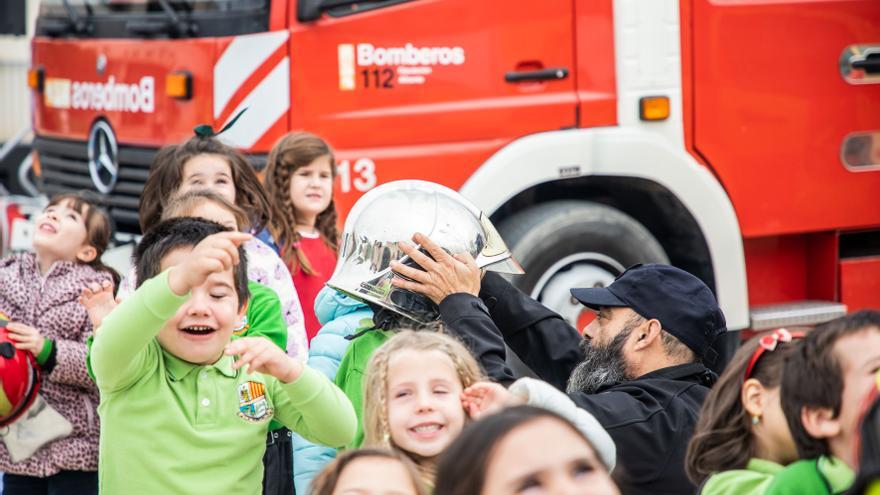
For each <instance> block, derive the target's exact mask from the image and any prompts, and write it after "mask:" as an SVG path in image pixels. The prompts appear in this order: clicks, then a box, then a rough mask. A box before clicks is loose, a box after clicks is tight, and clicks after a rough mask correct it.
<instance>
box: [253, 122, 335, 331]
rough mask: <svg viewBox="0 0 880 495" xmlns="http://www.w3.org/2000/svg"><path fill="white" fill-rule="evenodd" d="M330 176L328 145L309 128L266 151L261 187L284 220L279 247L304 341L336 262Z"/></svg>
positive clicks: (317, 327)
mask: <svg viewBox="0 0 880 495" xmlns="http://www.w3.org/2000/svg"><path fill="white" fill-rule="evenodd" d="M335 177H336V161H335V159H334V158H333V150H332V149H331V148H330V146H329V145H328V144H327V143H326V142H325V141H324V140H323V139H321V138H319V137H318V136H315V135H314V134H310V133H308V132H295V133H291V134H288V135H286V136H284V137H283V138H281V140H280V141H278V143H277V144H276V145H275V147H273V148H272V151H271V152H270V153H269V164H268V166H267V168H266V179H265V183H266V191H267V192H268V194H269V197H270V198H271V200H272V202H273V203H275V204H276V205H280V209H281V210H282V214H283V215H284V217H285V220H286V222H287V225H288V226H289V230H287V231H285V232H283V233H282V234H281V237H282V238H283V239H285V240H287V242H288V244H287V245H285V246H284V248H285V249H283V250H282V251H283V252H284V260H285V261H286V262H287V264H288V266H289V267H290V271H291V273H292V274H293V283H294V285H296V288H297V290H298V291H299V294H300V297H301V300H302V303H303V308H304V309H303V313H304V314H305V320H306V333H307V334H308V338H309V340H310V341H311V340H312V338H313V337H314V336H315V335H316V334H317V333H318V330H320V329H321V323H320V322H319V321H318V319H317V317H316V316H315V310H314V304H315V298H316V297H317V296H318V292H320V290H321V289H322V288H323V287H324V283H325V282H327V280H328V279H329V278H330V275H331V274H332V273H333V268H334V267H335V266H336V252H337V244H338V243H339V231H338V230H337V228H336V221H337V216H336V206H335V205H334V203H333V180H334V179H335Z"/></svg>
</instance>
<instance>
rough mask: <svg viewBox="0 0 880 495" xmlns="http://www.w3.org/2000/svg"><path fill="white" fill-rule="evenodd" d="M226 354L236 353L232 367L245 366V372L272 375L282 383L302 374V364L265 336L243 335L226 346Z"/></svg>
mask: <svg viewBox="0 0 880 495" xmlns="http://www.w3.org/2000/svg"><path fill="white" fill-rule="evenodd" d="M226 354H228V355H230V356H231V355H238V360H237V361H235V362H234V363H232V368H233V369H238V368H242V367H244V366H247V372H248V373H253V372H258V373H263V374H265V375H272V376H274V377H275V378H277V379H279V380H281V381H282V382H283V383H291V382H294V381H296V379H297V378H299V376H300V375H301V374H302V371H303V365H302V363H300V362H299V361H297V360H296V359H293V358H292V357H290V356H288V355H287V354H285V353H284V351H283V350H281V348H279V347H278V346H277V345H275V344H273V343H272V341H270V340H269V339H267V338H265V337H244V338H241V339H237V340H234V341H232V342H230V343H229V344H228V345H227V346H226Z"/></svg>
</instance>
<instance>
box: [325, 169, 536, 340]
mask: <svg viewBox="0 0 880 495" xmlns="http://www.w3.org/2000/svg"><path fill="white" fill-rule="evenodd" d="M416 232H421V233H422V234H425V235H427V236H428V237H429V238H430V239H431V240H432V241H434V242H436V243H437V244H439V245H440V246H441V247H442V248H443V249H445V250H446V251H447V252H449V253H452V254H457V253H461V252H467V253H470V254H471V256H473V257H474V258H475V259H476V262H477V266H479V267H480V268H483V269H486V270H492V271H498V272H503V273H515V274H516V273H523V269H522V267H521V266H520V265H519V263H518V262H517V261H516V260H515V259H514V258H513V255H512V254H511V253H510V250H509V249H508V248H507V245H506V244H505V243H504V240H502V239H501V236H500V235H499V234H498V231H497V230H496V229H495V226H494V225H492V222H491V221H490V220H489V218H488V217H487V216H486V215H484V214H483V212H482V211H480V210H479V208H477V207H476V206H474V205H473V203H471V202H470V201H468V200H467V199H465V198H464V197H463V196H462V195H461V194H459V193H457V192H456V191H453V190H452V189H449V188H447V187H444V186H441V185H439V184H435V183H433V182H426V181H420V180H401V181H395V182H389V183H387V184H383V185H381V186H379V187H377V188H375V189H372V190H371V191H369V192H368V193H366V194H364V195H363V196H362V197H361V198H360V199H359V200H358V201H357V203H355V205H354V207H352V209H351V212H349V214H348V217H347V218H346V220H345V227H344V228H343V232H342V241H341V246H340V249H339V260H338V261H337V263H336V269H335V270H334V271H333V275H332V276H331V277H330V280H329V281H328V282H327V285H329V286H330V287H332V288H334V289H336V290H338V291H341V292H344V293H346V294H348V295H350V296H352V297H354V298H356V299H360V300H363V301H367V302H371V303H374V304H377V305H379V306H382V307H385V308H387V309H390V310H392V311H394V312H396V313H399V314H401V315H403V316H406V317H408V318H410V319H412V320H414V321H416V322H417V323H422V324H424V323H429V322H431V321H434V320H436V319H437V318H438V317H439V310H438V308H437V306H436V305H435V304H434V303H433V302H431V300H430V299H428V298H427V297H425V296H423V295H421V294H416V293H414V292H410V291H406V290H403V289H399V288H397V287H395V286H393V285H392V284H391V279H392V278H393V277H399V276H401V275H399V274H396V273H393V272H392V271H391V267H390V264H391V261H394V260H396V261H399V262H401V263H406V264H409V265H410V266H413V267H415V268H419V266H418V265H417V264H415V262H414V261H412V260H410V259H409V257H408V256H406V255H405V254H404V253H403V251H401V250H400V248H399V247H398V246H397V243H398V242H399V241H407V242H412V236H413V234H415V233H416ZM417 247H418V246H417ZM426 254H427V253H426Z"/></svg>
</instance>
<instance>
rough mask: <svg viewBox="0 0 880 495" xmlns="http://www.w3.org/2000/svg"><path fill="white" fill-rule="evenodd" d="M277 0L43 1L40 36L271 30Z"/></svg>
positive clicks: (184, 34) (176, 35)
mask: <svg viewBox="0 0 880 495" xmlns="http://www.w3.org/2000/svg"><path fill="white" fill-rule="evenodd" d="M270 1H271V0H42V1H41V3H40V11H39V17H38V18H37V34H38V35H45V36H52V37H60V36H63V37H83V38H85V37H88V38H111V37H112V38H133V37H134V38H141V37H143V38H156V37H158V38H169V37H171V38H184V37H206V36H230V35H237V34H247V33H254V32H261V31H265V30H267V29H268V18H269V3H270Z"/></svg>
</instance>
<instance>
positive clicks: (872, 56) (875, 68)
mask: <svg viewBox="0 0 880 495" xmlns="http://www.w3.org/2000/svg"><path fill="white" fill-rule="evenodd" d="M850 65H852V68H853V69H862V70H863V71H865V72H866V73H868V74H878V73H880V52H871V53H866V54H865V55H864V56H862V57H853V58H852V59H850Z"/></svg>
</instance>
